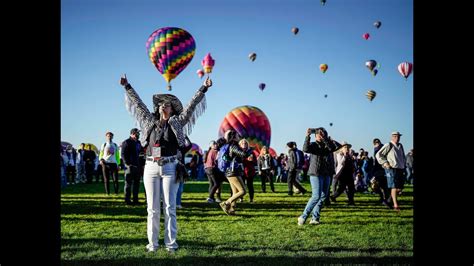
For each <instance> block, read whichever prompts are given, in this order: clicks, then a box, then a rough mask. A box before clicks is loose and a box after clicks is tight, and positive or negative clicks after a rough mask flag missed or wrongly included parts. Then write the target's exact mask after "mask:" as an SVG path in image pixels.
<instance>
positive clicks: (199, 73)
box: [196, 69, 204, 78]
mask: <svg viewBox="0 0 474 266" xmlns="http://www.w3.org/2000/svg"><path fill="white" fill-rule="evenodd" d="M196 74H197V75H198V77H200V78H202V76H204V70H202V69H198V70H197V71H196Z"/></svg>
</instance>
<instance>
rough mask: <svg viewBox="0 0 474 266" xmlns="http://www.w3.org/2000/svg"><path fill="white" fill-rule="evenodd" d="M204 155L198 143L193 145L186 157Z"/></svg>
mask: <svg viewBox="0 0 474 266" xmlns="http://www.w3.org/2000/svg"><path fill="white" fill-rule="evenodd" d="M198 154H200V155H203V153H202V150H201V147H199V145H197V144H196V143H192V147H191V149H190V150H189V151H188V152H187V153H186V154H185V156H191V157H192V156H194V155H198Z"/></svg>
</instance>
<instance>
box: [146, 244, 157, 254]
mask: <svg viewBox="0 0 474 266" xmlns="http://www.w3.org/2000/svg"><path fill="white" fill-rule="evenodd" d="M157 250H158V247H154V246H151V245H150V244H148V245H146V251H147V252H156V251H157Z"/></svg>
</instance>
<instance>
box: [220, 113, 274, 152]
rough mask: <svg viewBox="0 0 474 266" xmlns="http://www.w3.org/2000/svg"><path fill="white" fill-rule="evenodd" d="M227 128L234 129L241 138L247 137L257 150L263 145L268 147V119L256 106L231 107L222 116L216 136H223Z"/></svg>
mask: <svg viewBox="0 0 474 266" xmlns="http://www.w3.org/2000/svg"><path fill="white" fill-rule="evenodd" d="M229 129H233V130H235V131H236V132H237V133H238V134H239V135H240V137H241V138H245V139H247V141H248V142H249V145H250V147H252V148H253V149H255V150H256V151H257V152H260V149H261V148H262V147H263V146H267V147H270V139H271V127H270V121H269V120H268V117H267V116H266V115H265V113H264V112H263V111H262V110H260V109H259V108H258V107H255V106H250V105H244V106H239V107H236V108H234V109H232V110H231V111H230V112H229V113H228V114H227V115H226V116H225V117H224V120H223V121H222V123H221V125H220V127H219V132H218V137H219V138H221V137H224V134H225V132H226V131H227V130H229Z"/></svg>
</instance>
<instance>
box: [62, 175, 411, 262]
mask: <svg viewBox="0 0 474 266" xmlns="http://www.w3.org/2000/svg"><path fill="white" fill-rule="evenodd" d="M122 180H123V179H122ZM303 185H304V187H305V188H307V189H309V190H310V188H311V186H310V185H309V183H305V184H303ZM267 186H268V185H267ZM254 187H255V190H256V192H258V193H256V194H255V202H254V203H248V195H246V196H245V202H244V203H239V204H238V207H237V216H227V215H226V214H225V213H224V212H223V211H222V209H221V208H220V207H219V206H218V204H209V203H206V202H205V199H206V198H207V188H208V184H207V182H196V181H194V182H187V183H186V184H185V189H184V193H183V199H182V205H183V207H184V208H183V209H178V211H177V212H178V244H179V246H180V249H179V250H178V251H177V252H176V253H175V254H174V255H169V254H168V253H167V252H166V251H165V250H164V248H163V246H164V245H163V223H161V230H160V249H159V251H158V252H156V253H146V252H145V245H146V244H147V237H146V216H147V212H146V205H141V206H127V205H125V204H124V202H123V193H122V192H123V182H121V183H120V191H121V193H120V195H117V196H116V195H113V196H106V195H105V194H104V188H103V184H90V185H88V184H78V185H74V186H69V187H67V188H65V189H63V191H62V195H61V262H62V264H63V265H98V264H120V265H157V264H158V265H169V264H192V265H196V264H198V265H208V264H248V265H250V264H256V263H258V264H263V265H283V264H285V265H286V264H321V263H330V264H334V263H336V264H337V263H359V264H360V263H377V264H384V263H388V264H392V263H396V264H412V263H413V260H412V258H413V189H412V187H411V186H407V187H406V188H405V190H404V194H403V195H402V196H401V197H400V198H399V199H400V206H401V207H402V211H401V213H400V214H397V213H396V212H395V211H393V210H389V209H387V208H385V207H383V206H382V205H379V204H378V203H377V199H378V197H377V196H376V195H371V194H361V193H357V194H356V198H355V201H356V206H348V205H347V204H346V202H347V201H346V198H345V195H342V196H341V197H339V198H338V202H337V203H335V204H332V205H331V206H329V207H324V208H323V210H322V216H321V224H320V225H316V226H315V225H309V224H308V222H309V219H308V220H307V222H306V224H305V225H304V226H298V225H297V218H298V216H299V215H300V214H301V212H302V211H303V209H304V207H305V205H306V203H307V201H308V199H309V197H310V195H309V194H310V193H308V194H306V195H304V196H302V195H295V196H293V197H290V196H287V195H286V190H287V186H286V184H283V183H277V184H276V191H277V193H271V192H270V193H268V192H267V193H260V191H261V187H260V182H259V181H257V180H256V181H255V185H254ZM111 188H112V186H111ZM267 190H269V188H267ZM228 191H230V189H229V186H228V184H227V183H225V185H224V192H223V194H222V197H223V198H227V197H228V196H229V192H228ZM140 200H141V201H143V202H144V193H143V184H142V189H141V192H140ZM161 219H162V221H163V215H162V217H161Z"/></svg>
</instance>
